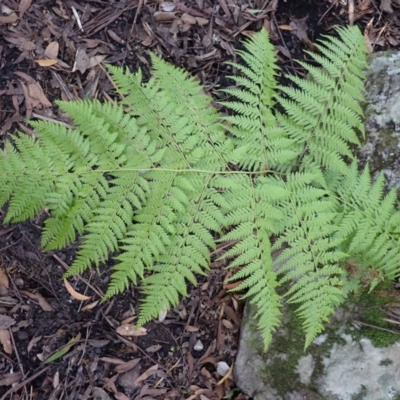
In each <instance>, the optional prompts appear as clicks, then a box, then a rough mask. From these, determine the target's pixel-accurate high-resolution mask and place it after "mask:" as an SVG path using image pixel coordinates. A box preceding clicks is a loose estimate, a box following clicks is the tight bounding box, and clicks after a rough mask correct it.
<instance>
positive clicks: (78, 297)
mask: <svg viewBox="0 0 400 400" xmlns="http://www.w3.org/2000/svg"><path fill="white" fill-rule="evenodd" d="M64 285H65V288H66V289H67V291H68V293H69V294H70V295H71V296H72V297H73V298H74V299H76V300H80V301H85V300H89V299H90V296H85V295H84V294H80V293H78V292H77V291H76V290H75V289H74V288H73V287H72V286H71V284H70V283H69V282H68V281H67V280H66V279H64Z"/></svg>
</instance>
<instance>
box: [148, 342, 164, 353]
mask: <svg viewBox="0 0 400 400" xmlns="http://www.w3.org/2000/svg"><path fill="white" fill-rule="evenodd" d="M161 347H162V346H161V345H160V344H153V345H152V346H149V347H147V348H146V351H147V352H148V353H156V352H157V351H158V350H160V349H161Z"/></svg>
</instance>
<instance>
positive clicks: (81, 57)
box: [72, 49, 89, 74]
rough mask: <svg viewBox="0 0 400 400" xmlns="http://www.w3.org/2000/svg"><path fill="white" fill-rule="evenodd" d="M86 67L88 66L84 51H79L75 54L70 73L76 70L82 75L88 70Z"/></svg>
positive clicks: (87, 58)
mask: <svg viewBox="0 0 400 400" xmlns="http://www.w3.org/2000/svg"><path fill="white" fill-rule="evenodd" d="M88 66H89V57H88V55H87V54H86V51H85V50H83V49H79V50H78V51H77V52H76V57H75V64H74V68H73V71H72V72H74V71H76V70H77V69H78V70H79V71H80V73H81V74H83V73H85V71H86V70H87V69H88Z"/></svg>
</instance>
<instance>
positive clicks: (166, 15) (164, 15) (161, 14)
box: [153, 11, 175, 22]
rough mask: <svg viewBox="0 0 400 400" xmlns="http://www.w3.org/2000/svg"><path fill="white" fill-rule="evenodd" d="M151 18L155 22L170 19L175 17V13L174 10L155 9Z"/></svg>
mask: <svg viewBox="0 0 400 400" xmlns="http://www.w3.org/2000/svg"><path fill="white" fill-rule="evenodd" d="M153 18H154V20H155V21H157V22H167V21H172V20H173V19H174V18H175V13H174V12H166V11H156V12H155V13H154V14H153Z"/></svg>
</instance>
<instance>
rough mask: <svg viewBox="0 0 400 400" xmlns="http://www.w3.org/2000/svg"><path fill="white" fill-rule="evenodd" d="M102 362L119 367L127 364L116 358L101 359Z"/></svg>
mask: <svg viewBox="0 0 400 400" xmlns="http://www.w3.org/2000/svg"><path fill="white" fill-rule="evenodd" d="M100 360H101V361H104V362H106V363H109V364H117V365H119V364H125V362H126V361H124V360H120V359H119V358H114V357H100Z"/></svg>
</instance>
